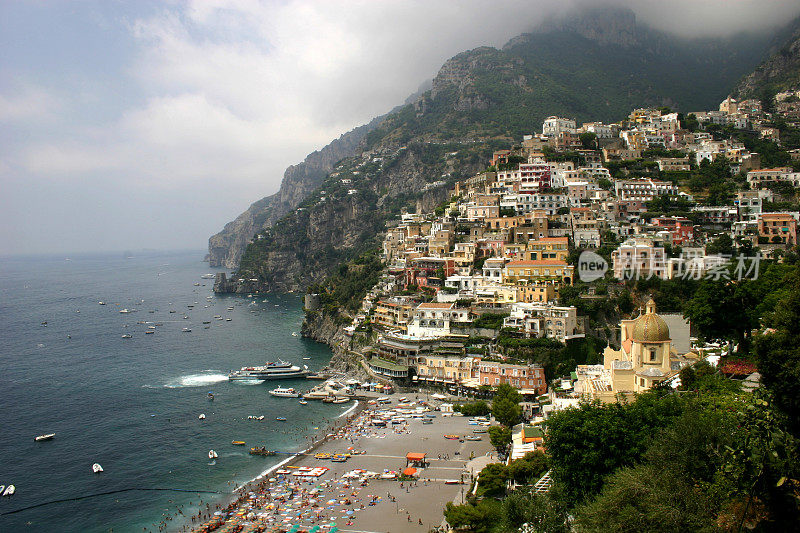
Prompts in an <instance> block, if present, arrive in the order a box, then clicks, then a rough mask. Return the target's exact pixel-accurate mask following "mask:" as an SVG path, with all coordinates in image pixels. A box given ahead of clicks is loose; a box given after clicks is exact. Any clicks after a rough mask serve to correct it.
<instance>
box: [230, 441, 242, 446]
mask: <svg viewBox="0 0 800 533" xmlns="http://www.w3.org/2000/svg"><path fill="white" fill-rule="evenodd" d="M231 444H233V445H234V446H244V441H243V440H233V441H231Z"/></svg>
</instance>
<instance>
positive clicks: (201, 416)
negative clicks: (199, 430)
mask: <svg viewBox="0 0 800 533" xmlns="http://www.w3.org/2000/svg"><path fill="white" fill-rule="evenodd" d="M197 418H199V419H200V420H205V419H206V414H205V413H200V416H198V417H197Z"/></svg>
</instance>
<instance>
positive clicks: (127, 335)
mask: <svg viewBox="0 0 800 533" xmlns="http://www.w3.org/2000/svg"><path fill="white" fill-rule="evenodd" d="M122 338H123V339H132V338H133V335H131V334H130V333H126V334H125V335H123V336H122Z"/></svg>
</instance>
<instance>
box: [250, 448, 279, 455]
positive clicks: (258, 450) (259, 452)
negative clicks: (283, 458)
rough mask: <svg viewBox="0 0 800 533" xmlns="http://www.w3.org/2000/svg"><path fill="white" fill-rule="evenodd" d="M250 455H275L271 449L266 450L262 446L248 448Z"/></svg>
mask: <svg viewBox="0 0 800 533" xmlns="http://www.w3.org/2000/svg"><path fill="white" fill-rule="evenodd" d="M250 455H263V456H264V457H272V456H273V455H275V452H274V451H273V450H268V449H266V448H265V447H263V446H255V447H253V448H250Z"/></svg>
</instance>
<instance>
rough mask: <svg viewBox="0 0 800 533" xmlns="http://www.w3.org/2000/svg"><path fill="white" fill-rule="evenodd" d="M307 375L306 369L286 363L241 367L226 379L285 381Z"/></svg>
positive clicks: (277, 362) (278, 362)
mask: <svg viewBox="0 0 800 533" xmlns="http://www.w3.org/2000/svg"><path fill="white" fill-rule="evenodd" d="M306 374H308V367H307V366H305V365H303V368H300V367H299V366H296V365H293V364H291V363H287V362H286V361H275V362H268V363H267V364H265V365H263V366H243V367H242V368H241V369H240V370H233V371H231V372H230V373H229V374H228V379H229V380H231V381H235V380H252V379H287V378H301V377H304V376H305V375H306Z"/></svg>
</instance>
